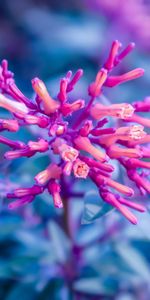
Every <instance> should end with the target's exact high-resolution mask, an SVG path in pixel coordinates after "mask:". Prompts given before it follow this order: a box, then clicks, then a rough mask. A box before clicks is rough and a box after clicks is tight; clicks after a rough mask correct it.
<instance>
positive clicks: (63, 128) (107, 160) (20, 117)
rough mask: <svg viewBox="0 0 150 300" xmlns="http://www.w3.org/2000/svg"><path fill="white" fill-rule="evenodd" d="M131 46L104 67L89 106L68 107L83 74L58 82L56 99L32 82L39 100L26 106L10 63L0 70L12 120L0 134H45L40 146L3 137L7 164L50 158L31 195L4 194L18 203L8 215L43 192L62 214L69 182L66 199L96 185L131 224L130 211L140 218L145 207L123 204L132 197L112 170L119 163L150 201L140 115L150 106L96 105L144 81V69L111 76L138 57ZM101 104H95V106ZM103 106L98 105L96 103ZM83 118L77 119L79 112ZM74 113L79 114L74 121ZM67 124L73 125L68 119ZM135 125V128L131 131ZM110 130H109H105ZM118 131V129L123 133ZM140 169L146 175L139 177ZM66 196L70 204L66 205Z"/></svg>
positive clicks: (27, 191)
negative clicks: (76, 187) (108, 92)
mask: <svg viewBox="0 0 150 300" xmlns="http://www.w3.org/2000/svg"><path fill="white" fill-rule="evenodd" d="M133 48H134V45H133V43H131V44H129V45H128V46H127V47H126V48H125V49H124V50H123V51H121V52H119V51H120V49H121V43H120V42H118V41H114V42H113V44H112V47H111V50H110V53H109V55H108V59H107V60H106V62H105V64H104V67H102V68H101V69H100V70H99V71H98V73H97V75H96V78H95V80H94V81H93V82H92V83H91V84H90V85H89V87H88V94H89V101H88V102H87V103H86V102H85V101H84V100H83V99H77V100H75V101H74V102H73V103H70V102H69V99H68V98H69V97H68V95H69V93H70V92H71V91H72V90H73V89H74V87H75V85H76V84H77V82H78V80H79V79H80V77H81V76H82V75H83V71H82V70H81V69H79V70H78V71H77V72H76V74H75V75H74V76H72V72H71V71H69V72H68V73H67V74H66V76H65V77H64V78H62V79H61V80H60V89H59V91H58V95H57V97H56V99H53V98H52V97H51V96H50V94H49V92H48V90H47V88H46V86H45V84H44V83H43V81H42V80H40V79H38V78H34V79H33V80H32V86H33V89H34V91H35V92H36V97H35V100H34V101H32V100H30V99H28V98H27V97H26V96H25V95H23V93H22V92H21V91H20V90H19V88H18V87H17V86H16V84H15V80H14V76H13V73H11V72H10V71H8V69H7V63H6V61H3V62H2V64H1V74H0V89H1V94H0V106H1V107H3V108H4V109H6V110H8V112H10V114H11V116H12V118H11V119H10V120H9V119H8V120H3V119H0V130H1V131H5V130H9V131H12V132H13V131H18V130H19V129H20V128H21V127H22V126H32V125H36V126H38V127H39V128H40V129H39V130H40V131H44V134H43V136H44V137H45V138H44V139H43V138H41V134H40V137H39V139H38V140H35V141H28V142H27V144H25V143H23V142H21V141H14V140H11V139H8V138H6V137H4V136H0V142H1V143H3V144H5V145H7V146H8V147H10V148H11V150H10V151H7V152H6V153H5V154H4V157H5V159H8V160H13V159H17V158H20V157H28V158H30V157H31V156H34V155H36V153H37V152H39V153H45V152H48V153H49V154H50V156H51V160H52V161H51V163H50V164H49V165H48V166H47V167H46V169H45V170H41V171H40V172H39V173H38V174H37V175H36V176H35V178H34V180H35V183H36V184H34V185H33V186H31V187H26V188H18V189H16V190H14V191H13V192H10V193H8V194H7V197H8V198H9V199H15V201H14V202H11V203H10V204H9V208H11V209H13V208H17V207H19V206H20V205H23V204H26V203H30V202H32V201H33V200H34V199H35V197H36V195H39V194H42V193H44V192H45V191H46V190H47V191H48V192H49V194H50V195H51V196H52V199H53V201H54V205H55V207H58V208H62V207H63V201H65V200H64V198H65V197H66V195H67V190H66V187H65V191H64V186H63V182H64V178H66V177H68V180H67V181H66V182H67V184H68V193H70V194H72V195H73V194H74V192H73V191H71V189H72V177H74V179H75V180H76V179H78V180H79V179H80V178H81V179H84V180H92V182H93V183H94V184H95V186H96V188H97V189H98V190H99V194H100V196H101V197H102V199H103V200H104V202H106V203H108V204H109V205H112V206H114V207H115V208H116V209H118V210H119V211H120V212H121V213H122V214H123V215H124V216H125V217H126V218H127V219H128V220H129V221H130V222H131V223H133V224H136V223H137V219H136V217H135V216H134V215H133V213H131V212H130V210H129V209H128V208H131V209H135V210H137V211H140V212H144V211H145V207H144V206H143V205H141V204H138V203H135V202H134V201H132V200H128V198H127V199H126V197H132V196H133V195H134V190H133V189H132V188H131V187H128V186H126V185H124V184H122V183H120V182H117V181H116V180H114V179H113V177H112V176H113V171H114V166H113V165H112V163H111V159H116V160H118V162H119V164H120V166H122V168H124V170H125V171H126V175H127V176H128V177H129V179H130V180H132V181H133V183H134V184H135V185H136V186H137V187H138V189H139V193H143V192H145V193H150V183H149V180H148V178H147V175H146V173H145V172H144V169H150V163H149V162H147V161H145V160H144V159H145V158H150V150H149V148H148V147H145V146H143V144H145V143H150V135H149V134H147V133H146V131H145V130H144V126H146V127H150V121H149V119H146V118H144V117H141V116H139V115H138V112H146V111H150V98H149V97H147V98H146V99H145V100H143V101H139V102H135V103H133V104H132V105H131V104H128V103H120V104H118V103H117V104H112V105H104V104H103V103H101V102H102V101H101V98H97V97H99V96H100V95H101V94H102V93H103V87H104V86H105V87H108V88H109V87H113V86H116V85H118V84H121V83H124V82H126V81H128V80H133V79H136V78H138V77H140V76H142V75H143V73H144V71H143V69H140V68H138V69H134V70H132V71H130V72H128V73H126V74H122V75H118V76H117V75H115V76H110V73H111V72H112V71H113V69H114V68H115V67H116V66H117V65H118V64H119V63H121V61H122V60H123V59H124V58H125V57H126V55H128V54H129V53H130V52H131V50H133ZM95 100H96V103H95ZM98 101H99V103H98ZM80 110H82V111H81V113H80V112H78V111H80ZM74 112H78V114H77V116H76V118H75V119H74V118H73V115H74ZM68 116H69V121H68V119H67V117H68ZM111 118H113V119H116V120H118V119H119V120H120V123H119V126H118V125H117V124H118V123H117V122H116V123H115V125H114V127H109V119H111ZM130 122H131V125H130ZM105 124H107V128H105V127H104V126H105ZM120 124H121V125H120ZM139 168H140V169H141V168H142V172H141V173H140V171H139ZM64 195H65V197H64Z"/></svg>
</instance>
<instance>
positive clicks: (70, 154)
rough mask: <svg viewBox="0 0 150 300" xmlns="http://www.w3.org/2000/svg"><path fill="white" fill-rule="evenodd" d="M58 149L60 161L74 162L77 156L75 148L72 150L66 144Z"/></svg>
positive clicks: (77, 152)
mask: <svg viewBox="0 0 150 300" xmlns="http://www.w3.org/2000/svg"><path fill="white" fill-rule="evenodd" d="M59 149H60V155H61V157H62V159H63V160H64V161H67V162H69V161H70V162H73V161H75V160H76V158H77V157H78V155H79V151H78V150H76V149H75V148H73V147H71V146H69V145H67V144H63V145H62V146H60V147H59Z"/></svg>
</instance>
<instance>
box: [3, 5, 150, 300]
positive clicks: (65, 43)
mask: <svg viewBox="0 0 150 300" xmlns="http://www.w3.org/2000/svg"><path fill="white" fill-rule="evenodd" d="M113 39H119V40H120V41H121V42H122V44H123V45H124V46H125V45H126V43H129V42H130V41H134V42H135V43H136V49H135V51H134V52H133V53H132V54H131V55H130V56H129V57H128V58H126V60H125V62H124V63H123V64H122V65H121V68H120V69H119V71H120V72H122V71H128V70H130V69H133V68H135V67H142V68H145V70H146V72H145V75H144V77H143V78H142V79H140V80H139V79H138V80H137V81H134V82H130V83H127V84H124V85H122V86H121V87H120V86H119V87H116V88H114V89H113V90H109V92H108V91H106V94H105V96H106V97H107V98H108V99H109V100H110V101H113V100H115V102H117V101H118V102H119V101H120V102H124V101H127V102H130V101H134V100H142V99H143V98H144V97H145V96H147V95H150V67H149V66H150V1H149V0H147V1H144V0H126V1H120V0H113V1H112V0H105V1H104V0H83V1H81V0H76V1H75V0H65V1H59V0H22V1H20V0H13V1H10V0H5V1H0V59H1V60H2V59H4V58H6V59H8V61H9V68H10V69H11V70H12V71H13V72H14V73H15V78H16V82H17V84H18V86H19V87H20V88H21V89H22V91H24V93H26V95H28V96H29V97H31V96H32V94H33V92H32V89H31V83H30V81H31V79H32V78H33V77H35V76H37V77H40V78H41V79H42V80H44V81H45V82H46V83H47V84H48V85H49V88H50V90H51V94H52V96H54V95H55V94H56V92H57V89H58V84H59V79H60V78H61V77H62V76H63V75H64V74H65V73H66V71H68V70H70V69H72V70H73V71H76V70H77V69H78V68H83V69H84V77H83V78H82V79H81V82H80V83H79V84H78V89H77V90H76V94H75V95H76V96H77V95H78V96H79V95H80V97H81V98H83V97H84V98H85V99H86V97H87V86H88V84H89V83H90V82H91V80H93V78H94V76H95V73H96V72H97V70H98V67H99V66H100V65H101V64H102V63H103V61H104V59H105V58H106V56H107V54H108V51H109V48H110V45H111V42H112V40H113ZM36 134H37V132H36V130H33V131H30V132H27V131H26V130H25V131H23V132H21V133H19V138H20V139H22V140H27V139H29V138H30V137H32V135H36ZM0 150H1V154H0V157H1V163H0V166H1V168H0V209H1V211H0V300H5V299H6V300H16V299H21V300H55V299H56V300H61V299H62V300H86V299H87V300H88V299H92V300H101V299H102V300H149V299H150V214H149V205H148V201H149V200H148V197H146V198H145V199H143V201H145V203H146V205H147V208H148V210H147V212H146V213H145V214H144V215H138V218H139V223H138V225H137V226H133V225H130V224H129V223H128V221H126V220H124V218H123V217H122V216H120V215H119V214H118V213H117V212H116V211H115V210H113V211H111V212H110V213H109V214H107V215H106V216H103V217H102V218H101V219H100V220H97V221H96V222H94V223H91V224H81V219H82V220H83V221H84V223H88V221H87V215H86V213H87V212H86V206H84V205H83V200H84V199H83V197H81V198H72V199H69V201H68V208H67V211H66V212H65V213H64V212H63V211H62V210H56V209H54V207H53V204H52V200H51V199H50V196H48V195H44V196H42V197H38V198H37V200H36V201H35V202H34V204H30V205H28V206H26V207H23V208H21V209H18V210H16V211H9V210H8V208H7V204H8V201H7V200H6V199H5V193H6V192H7V191H8V190H9V189H10V186H11V188H12V187H13V186H14V187H16V186H20V185H21V184H22V185H25V184H27V183H30V181H31V178H33V177H34V175H35V174H36V173H37V171H38V170H42V169H44V167H45V166H46V165H47V161H48V158H47V157H46V156H43V157H42V159H41V157H38V156H36V157H35V158H33V159H29V160H28V159H25V160H24V159H23V160H22V159H21V160H17V161H14V162H13V163H6V162H4V160H3V152H4V150H5V149H4V147H3V146H1V147H0ZM119 172H120V170H119V168H118V166H117V165H116V175H115V176H116V177H117V176H118V177H119V176H120V173H119ZM10 181H11V183H10ZM77 188H80V190H82V191H83V190H89V191H90V193H88V195H87V196H86V201H87V203H91V201H93V199H94V201H96V199H97V194H96V193H94V192H93V191H92V192H91V190H92V188H93V187H91V186H90V185H89V183H88V184H86V182H82V183H81V186H80V187H77ZM95 204H96V202H95ZM86 221H87V222H86Z"/></svg>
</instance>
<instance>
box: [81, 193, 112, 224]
mask: <svg viewBox="0 0 150 300" xmlns="http://www.w3.org/2000/svg"><path fill="white" fill-rule="evenodd" d="M113 209H114V208H113V207H112V206H111V205H109V204H107V203H105V202H104V201H103V200H102V199H101V197H100V196H99V193H98V192H96V191H89V192H87V193H86V195H85V200H84V211H83V216H82V221H81V222H82V224H89V223H91V222H93V221H95V220H96V219H99V218H100V217H102V216H104V215H106V214H107V213H108V212H110V211H112V210H113Z"/></svg>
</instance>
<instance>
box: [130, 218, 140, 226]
mask: <svg viewBox="0 0 150 300" xmlns="http://www.w3.org/2000/svg"><path fill="white" fill-rule="evenodd" d="M129 221H130V222H131V223H132V224H133V225H137V224H138V220H137V218H136V217H135V216H132V218H130V219H129Z"/></svg>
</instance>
